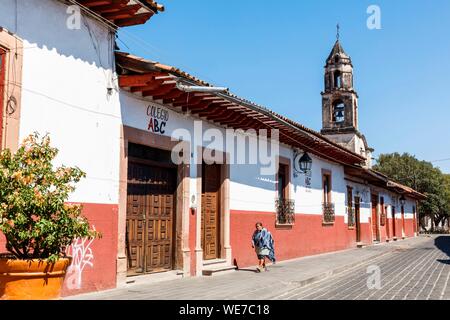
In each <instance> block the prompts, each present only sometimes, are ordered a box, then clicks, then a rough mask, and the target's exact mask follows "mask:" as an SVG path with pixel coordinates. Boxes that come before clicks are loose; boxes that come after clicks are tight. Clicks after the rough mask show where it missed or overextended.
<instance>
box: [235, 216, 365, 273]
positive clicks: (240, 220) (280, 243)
mask: <svg viewBox="0 0 450 320" xmlns="http://www.w3.org/2000/svg"><path fill="white" fill-rule="evenodd" d="M295 219H296V222H295V225H294V226H292V227H289V228H286V227H278V228H277V227H276V226H275V213H267V212H248V211H235V210H233V211H231V246H232V252H233V259H234V261H235V263H236V264H237V265H238V267H248V266H253V265H255V264H257V258H256V254H255V251H254V249H252V247H251V236H252V234H253V231H254V230H255V223H256V222H258V221H259V222H262V223H263V225H264V226H265V227H266V228H268V230H269V231H271V233H272V235H273V237H274V240H275V253H276V256H277V259H278V260H289V259H294V258H298V257H303V256H309V255H314V254H319V253H324V252H332V251H337V250H343V249H347V248H352V247H356V230H354V229H353V230H352V229H349V228H348V225H347V224H346V223H344V217H343V216H337V217H336V221H335V223H334V225H331V226H329V225H323V224H322V215H305V214H297V215H296V217H295ZM361 229H362V230H361V236H362V241H363V242H365V243H368V242H369V241H370V234H369V232H370V230H371V229H370V225H369V224H361ZM368 235H369V236H368Z"/></svg>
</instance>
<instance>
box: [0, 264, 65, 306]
mask: <svg viewBox="0 0 450 320" xmlns="http://www.w3.org/2000/svg"><path fill="white" fill-rule="evenodd" d="M70 262H71V258H64V259H59V260H58V261H57V262H56V263H54V264H51V263H48V262H47V260H14V259H0V299H1V300H48V299H58V298H59V297H60V296H61V288H62V285H63V282H64V277H65V275H66V270H67V268H68V267H69V265H70Z"/></svg>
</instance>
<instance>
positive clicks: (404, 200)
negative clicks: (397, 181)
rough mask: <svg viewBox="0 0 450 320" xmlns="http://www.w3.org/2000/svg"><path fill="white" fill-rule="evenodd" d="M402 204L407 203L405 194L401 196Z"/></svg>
mask: <svg viewBox="0 0 450 320" xmlns="http://www.w3.org/2000/svg"><path fill="white" fill-rule="evenodd" d="M400 204H401V205H402V206H405V204H406V198H405V196H404V195H402V196H401V197H400Z"/></svg>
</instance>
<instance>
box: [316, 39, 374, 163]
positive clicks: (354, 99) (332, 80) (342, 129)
mask: <svg viewBox="0 0 450 320" xmlns="http://www.w3.org/2000/svg"><path fill="white" fill-rule="evenodd" d="M321 133H322V135H324V136H326V137H327V138H328V139H330V140H332V141H334V142H336V143H338V144H339V145H341V146H343V147H345V148H347V149H349V150H351V151H353V152H355V153H358V154H360V155H362V156H364V157H366V158H367V162H366V166H367V167H369V168H370V167H371V159H372V152H373V149H371V148H369V146H368V144H367V141H366V138H365V137H364V135H363V134H361V133H360V132H359V127H358V94H357V93H356V91H355V89H354V87H353V65H352V60H351V58H350V56H348V55H347V54H346V53H345V51H344V49H343V47H342V45H341V43H340V41H339V33H338V39H337V41H336V43H335V44H334V46H333V49H332V50H331V53H330V55H329V56H328V58H327V61H326V66H325V90H324V91H323V92H322V130H321Z"/></svg>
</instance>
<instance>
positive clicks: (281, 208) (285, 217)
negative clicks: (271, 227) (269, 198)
mask: <svg viewBox="0 0 450 320" xmlns="http://www.w3.org/2000/svg"><path fill="white" fill-rule="evenodd" d="M275 207H276V208H275V209H276V214H277V225H293V224H294V223H295V201H294V200H290V199H276V200H275Z"/></svg>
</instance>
